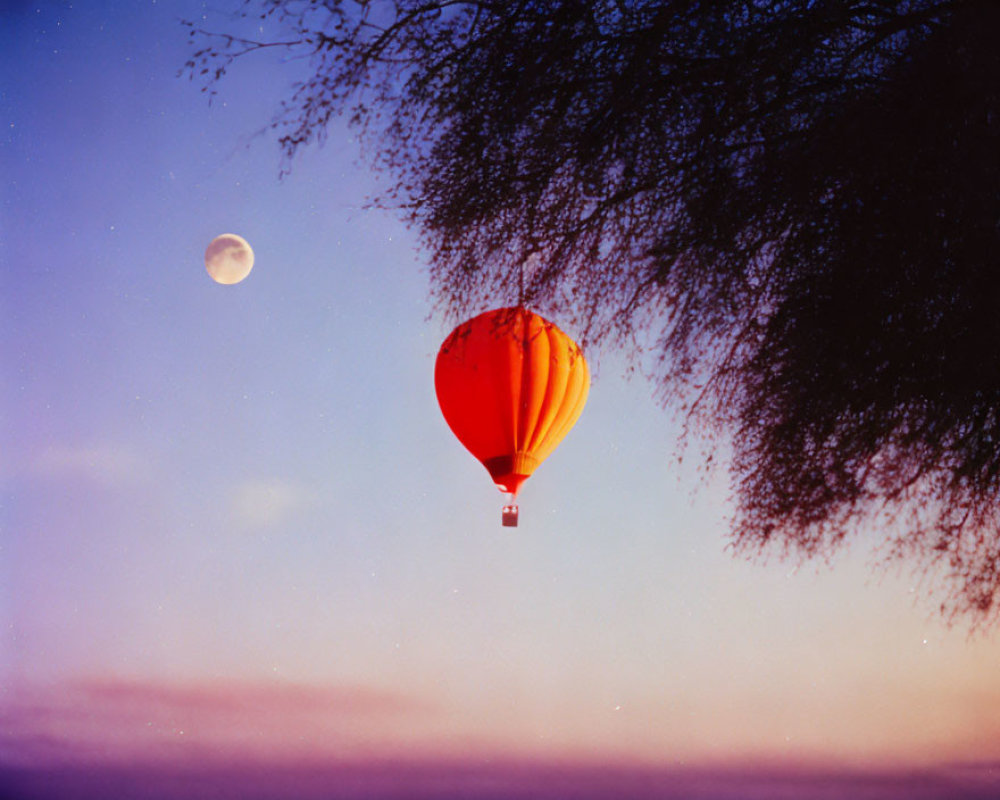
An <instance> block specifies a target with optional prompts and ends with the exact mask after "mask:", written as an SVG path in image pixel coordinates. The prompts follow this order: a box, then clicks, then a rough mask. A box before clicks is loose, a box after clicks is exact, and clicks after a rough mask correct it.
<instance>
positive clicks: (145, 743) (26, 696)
mask: <svg viewBox="0 0 1000 800" xmlns="http://www.w3.org/2000/svg"><path fill="white" fill-rule="evenodd" d="M436 716H437V713H436V708H435V707H434V706H433V705H432V704H430V703H428V702H422V701H420V700H418V699H417V698H414V697H411V696H408V695H405V694H403V693H400V692H395V691H390V690H386V689H382V688H379V687H373V686H365V685H335V686H314V685H307V684H295V683H288V682H282V681H245V680H227V681H222V680H217V681H191V682H180V681H141V680H126V679H116V678H109V679H103V680H90V681H85V682H77V683H70V684H60V685H53V686H49V687H45V688H41V687H24V686H20V687H18V691H17V692H16V694H11V695H8V696H6V697H2V696H0V766H2V763H7V764H19V765H23V766H31V765H36V766H44V765H46V764H59V763H64V764H72V763H77V764H83V763H95V762H96V763H109V762H115V763H128V762H135V761H151V762H157V761H161V762H162V761H164V760H167V761H177V760H185V759H191V758H205V757H212V758H218V757H223V758H227V759H231V758H252V759H256V758H261V759H263V760H265V761H269V760H271V761H280V760H281V759H282V758H289V757H291V758H303V757H316V756H319V757H323V758H326V757H349V756H359V755H360V756H362V757H363V756H365V755H367V754H369V753H370V752H372V751H379V750H380V749H384V748H389V749H390V750H391V749H392V748H393V747H395V746H399V745H400V744H401V740H400V737H399V736H398V735H397V734H396V732H397V731H405V730H408V729H410V728H411V727H415V728H420V727H421V725H422V723H425V722H427V721H428V720H430V721H433V720H434V718H435V717H436ZM404 743H405V742H404Z"/></svg>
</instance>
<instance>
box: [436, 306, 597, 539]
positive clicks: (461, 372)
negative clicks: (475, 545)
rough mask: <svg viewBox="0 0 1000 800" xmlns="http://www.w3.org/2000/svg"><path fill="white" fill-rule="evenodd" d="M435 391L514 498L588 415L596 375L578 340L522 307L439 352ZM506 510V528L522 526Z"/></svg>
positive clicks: (462, 437)
mask: <svg viewBox="0 0 1000 800" xmlns="http://www.w3.org/2000/svg"><path fill="white" fill-rule="evenodd" d="M434 386H435V389H436V391H437V398H438V403H439V404H440V406H441V412H442V413H443V414H444V418H445V420H446V421H447V423H448V425H449V427H451V430H452V432H453V433H454V434H455V436H457V437H458V439H459V441H461V442H462V444H464V445H465V446H466V448H467V449H468V450H469V452H471V453H472V455H474V456H475V457H476V458H478V459H479V460H480V461H481V462H482V463H483V466H485V467H486V469H487V470H488V471H489V473H490V476H491V477H492V478H493V482H494V483H496V485H497V488H499V489H500V491H502V492H508V493H510V494H511V495H515V496H516V495H517V492H518V490H519V489H520V488H521V484H523V483H524V481H525V480H527V478H528V477H529V476H530V475H531V473H532V472H534V471H535V469H536V468H537V467H538V465H539V464H541V463H542V461H544V460H545V458H546V457H547V456H548V455H549V454H550V453H551V452H552V451H553V450H555V448H556V445H558V444H559V442H560V441H561V440H562V438H563V436H565V435H566V433H567V432H568V431H569V429H570V428H572V427H573V424H574V423H575V422H576V420H577V418H578V417H579V416H580V413H581V412H582V411H583V406H584V403H586V401H587V392H588V391H589V390H590V371H589V370H588V368H587V362H586V360H585V359H584V357H583V353H582V352H581V351H580V348H579V346H578V345H577V344H576V342H574V341H573V340H572V339H570V338H569V337H568V336H567V335H566V334H565V333H563V332H562V331H561V330H559V328H557V327H556V326H555V325H553V324H552V323H551V322H549V321H548V320H545V319H543V318H542V317H540V316H538V315H537V314H534V313H532V312H531V311H528V309H526V308H523V307H521V306H516V307H513V308H499V309H496V310H494V311H487V312H486V313H485V314H480V315H479V316H478V317H474V318H473V319H470V320H469V321H468V322H463V323H462V324H461V325H459V326H458V327H457V328H455V330H453V331H452V332H451V334H450V335H449V336H448V338H447V339H445V340H444V344H442V345H441V350H440V352H439V353H438V357H437V363H436V365H435V368H434ZM508 509H512V513H513V515H514V516H513V521H509V520H508V515H507V510H508ZM508 509H505V515H504V524H505V525H515V524H517V523H516V519H517V517H516V514H517V509H516V507H515V506H509V507H508Z"/></svg>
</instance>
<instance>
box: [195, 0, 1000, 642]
mask: <svg viewBox="0 0 1000 800" xmlns="http://www.w3.org/2000/svg"><path fill="white" fill-rule="evenodd" d="M242 14H243V15H244V16H246V17H250V16H253V15H258V14H259V16H260V17H261V18H262V19H264V20H268V21H269V22H274V23H280V24H281V25H282V26H283V29H284V30H286V31H287V32H288V33H289V35H288V38H286V39H284V40H281V41H266V42H265V41H254V40H251V39H245V38H239V37H236V36H233V35H231V34H218V33H211V32H207V31H204V30H201V29H198V28H195V27H194V26H193V25H191V26H190V27H191V36H192V41H193V42H194V52H193V55H192V57H191V59H190V61H189V62H188V64H187V65H186V70H187V71H188V73H189V74H190V75H191V76H192V77H197V78H200V79H201V80H203V81H204V87H203V89H204V90H205V91H209V92H214V91H217V89H218V81H219V79H220V78H222V77H223V75H224V74H225V71H226V69H227V68H229V67H230V66H231V65H232V64H233V62H234V61H235V60H236V59H238V58H241V57H243V56H246V55H248V54H250V53H252V52H254V51H256V50H259V49H261V48H264V47H280V48H286V49H288V50H289V51H292V52H295V53H301V54H303V55H306V56H308V57H309V58H311V59H312V62H311V71H310V77H308V78H307V79H305V80H303V81H302V82H300V83H298V84H296V85H295V86H294V89H293V91H292V94H291V96H290V98H289V99H288V100H287V102H286V103H285V105H284V106H283V107H282V108H281V110H280V111H279V112H278V114H277V115H276V117H275V118H274V120H273V123H272V127H273V128H274V129H275V130H276V131H277V132H278V135H279V141H280V144H281V147H282V149H283V152H284V154H285V156H286V157H287V158H288V159H291V158H292V157H293V156H294V154H295V153H296V152H297V151H298V150H299V148H301V147H302V146H304V145H307V144H309V143H311V142H316V141H320V140H322V138H323V136H324V132H325V130H326V126H327V125H328V123H329V122H330V120H331V119H332V118H333V117H334V116H336V115H339V114H347V115H349V117H350V119H351V120H352V122H354V123H355V124H356V125H357V126H358V127H359V128H360V129H361V130H362V131H363V134H364V136H366V137H367V141H368V142H369V143H372V144H373V145H374V147H373V149H374V152H375V159H376V162H377V163H378V164H379V165H380V166H381V167H383V168H385V169H386V170H387V171H388V172H389V173H390V174H391V175H392V176H393V178H394V183H393V187H394V188H393V189H392V190H391V191H390V192H389V193H388V194H387V196H386V197H383V198H381V201H382V202H385V203H389V204H394V205H396V206H398V207H400V208H402V209H403V210H404V212H405V214H406V215H407V216H408V218H409V219H410V220H411V221H412V222H413V223H414V224H415V225H416V227H417V228H418V229H419V230H420V231H421V232H422V235H423V237H424V240H425V243H426V245H427V247H428V248H429V252H430V254H431V256H432V266H431V272H432V280H433V291H434V293H435V296H436V299H437V301H438V303H439V306H440V307H442V308H444V309H445V310H446V311H449V312H452V313H453V314H456V315H457V314H461V313H467V312H469V311H471V310H474V309H480V308H482V307H484V306H485V305H488V304H489V305H498V304H499V303H500V301H511V300H514V299H516V298H517V297H518V291H519V290H518V280H517V279H516V277H515V276H516V275H517V273H518V270H519V269H521V268H522V266H521V265H524V264H527V265H528V268H527V269H526V272H525V274H524V288H523V292H524V296H525V298H526V300H527V301H528V302H530V304H531V305H532V306H534V307H536V308H538V309H539V310H540V311H542V312H545V313H548V314H555V315H557V318H558V319H560V320H561V321H562V322H566V323H568V324H571V325H572V326H573V327H574V329H575V330H576V331H578V332H580V333H582V340H583V341H584V342H594V341H597V340H605V341H607V342H609V343H612V344H615V345H618V346H621V347H623V348H624V349H625V350H626V351H629V352H631V353H633V354H634V355H636V358H637V359H639V360H640V363H642V364H644V365H645V367H646V368H647V369H648V370H649V372H650V374H651V375H652V377H653V378H654V380H655V381H656V382H657V385H658V386H659V387H660V389H661V390H662V397H663V399H664V401H665V402H672V403H676V404H677V407H679V408H681V409H683V410H684V411H685V412H686V413H688V414H690V415H693V416H694V417H696V418H697V419H698V420H701V421H702V422H705V423H707V426H708V429H709V430H711V431H714V432H715V433H716V434H721V433H723V432H725V433H726V434H727V435H729V437H730V439H731V442H732V447H733V454H734V455H733V460H732V471H733V481H734V487H735V498H736V504H737V515H736V518H735V520H734V538H735V543H736V545H737V546H738V547H739V548H741V549H742V550H743V551H744V552H761V551H763V549H764V548H765V547H767V548H768V549H770V548H771V547H773V546H774V545H775V544H777V546H778V547H779V549H783V550H785V551H793V552H798V553H802V554H805V555H817V554H828V553H830V552H832V551H833V550H834V549H835V548H836V547H837V546H838V545H840V544H841V543H842V542H843V541H844V540H845V539H846V538H847V537H848V536H849V535H850V534H852V533H856V531H857V528H858V526H859V524H860V523H864V524H865V525H868V526H871V525H873V524H874V525H878V526H879V530H881V531H883V532H884V535H885V540H886V541H887V542H888V548H887V550H886V553H887V555H888V556H889V557H890V558H893V557H905V558H910V559H915V560H916V563H919V564H922V565H923V566H924V567H926V568H927V572H928V574H929V575H931V576H933V578H932V579H933V580H941V581H942V584H941V585H940V586H938V590H939V591H941V592H942V601H943V602H942V605H941V610H942V612H943V613H944V614H945V615H946V616H949V617H954V616H967V617H968V618H969V619H971V620H973V622H974V623H984V622H987V621H992V620H994V619H995V618H996V611H997V608H998V606H1000V603H998V599H1000V594H998V592H1000V535H998V523H1000V518H998V517H1000V515H998V505H997V501H998V493H1000V450H998V446H997V443H998V442H1000V417H998V411H1000V347H998V344H1000V313H998V309H1000V269H998V267H1000V231H998V227H1000V48H998V47H997V46H996V41H995V39H996V37H995V32H996V31H998V30H1000V3H995V2H993V0H772V1H771V2H762V1H760V0H756V1H755V0H645V1H643V0H604V1H603V2H590V3H580V2H573V1H571V0H550V1H549V2H542V1H541V0H522V1H521V2H503V3H501V2H491V1H490V0H482V1H481V2H471V1H470V2H462V1H461V0H382V2H368V1H366V0H325V1H324V2H319V1H318V0H316V1H314V2H295V0H257V2H248V4H247V5H246V6H244V10H243V12H242Z"/></svg>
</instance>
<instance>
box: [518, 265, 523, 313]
mask: <svg viewBox="0 0 1000 800" xmlns="http://www.w3.org/2000/svg"><path fill="white" fill-rule="evenodd" d="M517 304H518V305H519V306H520V307H521V308H524V261H521V263H520V264H518V266H517Z"/></svg>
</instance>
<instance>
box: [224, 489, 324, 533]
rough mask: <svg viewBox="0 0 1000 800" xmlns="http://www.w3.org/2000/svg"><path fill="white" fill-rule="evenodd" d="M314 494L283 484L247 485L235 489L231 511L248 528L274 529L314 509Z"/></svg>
mask: <svg viewBox="0 0 1000 800" xmlns="http://www.w3.org/2000/svg"><path fill="white" fill-rule="evenodd" d="M314 499H315V498H314V496H313V493H312V492H310V491H309V490H308V489H306V488H304V487H302V486H299V485H297V484H294V483H291V482H288V481H284V480H280V479H267V480H252V481H246V482H244V483H242V484H240V485H238V486H236V487H235V488H234V489H233V492H232V495H231V499H230V511H231V513H232V515H233V517H234V518H235V519H236V521H237V522H238V523H239V524H240V525H241V526H242V527H245V528H271V527H274V526H276V525H279V524H281V523H282V522H285V521H286V520H288V519H289V518H290V517H292V516H294V515H295V514H297V513H299V512H300V511H303V510H304V509H306V508H308V507H309V506H311V505H312V504H313V502H314Z"/></svg>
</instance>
